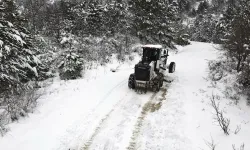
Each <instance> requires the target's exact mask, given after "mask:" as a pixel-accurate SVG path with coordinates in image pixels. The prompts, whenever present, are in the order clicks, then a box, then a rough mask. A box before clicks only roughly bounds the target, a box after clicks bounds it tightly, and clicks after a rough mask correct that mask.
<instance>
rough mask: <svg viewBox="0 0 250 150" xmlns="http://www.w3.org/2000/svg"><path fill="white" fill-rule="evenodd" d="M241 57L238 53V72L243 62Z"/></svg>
mask: <svg viewBox="0 0 250 150" xmlns="http://www.w3.org/2000/svg"><path fill="white" fill-rule="evenodd" d="M241 59H242V57H241V56H240V54H239V55H238V63H237V72H240V70H241V68H240V66H241V65H240V64H241Z"/></svg>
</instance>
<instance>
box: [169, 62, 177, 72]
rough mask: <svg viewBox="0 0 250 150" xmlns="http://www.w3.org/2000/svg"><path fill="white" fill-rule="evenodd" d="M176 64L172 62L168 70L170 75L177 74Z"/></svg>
mask: <svg viewBox="0 0 250 150" xmlns="http://www.w3.org/2000/svg"><path fill="white" fill-rule="evenodd" d="M175 67H176V65H175V62H171V63H170V65H169V68H168V71H169V73H174V72H175Z"/></svg>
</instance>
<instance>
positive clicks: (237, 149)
mask: <svg viewBox="0 0 250 150" xmlns="http://www.w3.org/2000/svg"><path fill="white" fill-rule="evenodd" d="M232 147H233V150H244V149H245V144H244V143H243V144H241V146H240V148H236V147H235V144H233V145H232Z"/></svg>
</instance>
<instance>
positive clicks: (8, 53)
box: [0, 0, 40, 94]
mask: <svg viewBox="0 0 250 150" xmlns="http://www.w3.org/2000/svg"><path fill="white" fill-rule="evenodd" d="M22 25H23V19H22V17H21V16H20V14H19V13H18V11H17V8H16V6H15V3H14V2H13V1H12V0H2V1H0V85H1V87H0V88H1V89H0V94H1V93H2V92H5V91H10V90H17V91H18V90H20V89H21V88H23V87H22V83H25V82H27V81H30V80H33V79H36V78H38V77H39V74H38V71H37V68H38V66H39V65H40V61H39V60H38V59H37V57H36V56H35V55H34V54H35V52H34V51H33V48H32V45H31V42H30V39H31V37H30V34H29V32H28V31H27V30H26V29H25V28H24V27H23V26H22Z"/></svg>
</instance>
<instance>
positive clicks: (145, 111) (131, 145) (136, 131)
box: [127, 89, 167, 150]
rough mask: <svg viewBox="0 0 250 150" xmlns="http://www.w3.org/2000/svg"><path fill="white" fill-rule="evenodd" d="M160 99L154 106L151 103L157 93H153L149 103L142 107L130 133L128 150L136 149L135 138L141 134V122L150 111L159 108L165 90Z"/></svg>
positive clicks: (164, 91)
mask: <svg viewBox="0 0 250 150" xmlns="http://www.w3.org/2000/svg"><path fill="white" fill-rule="evenodd" d="M161 91H162V97H163V98H161V99H159V100H160V102H159V103H157V104H155V103H153V102H152V101H153V100H154V99H155V97H156V96H157V95H158V94H159V93H154V94H153V95H152V96H151V97H150V99H149V101H148V102H147V103H146V104H145V105H144V106H143V107H142V111H141V115H140V116H139V117H138V119H137V122H136V124H135V128H134V130H133V133H132V137H131V141H130V142H129V146H128V147H127V149H128V150H135V149H137V147H136V143H137V138H138V137H139V135H140V132H141V127H142V124H143V121H144V119H145V117H146V116H147V114H148V113H149V112H150V111H151V112H154V111H155V110H159V109H160V107H161V102H162V101H163V100H164V98H165V95H166V93H167V89H162V90H161Z"/></svg>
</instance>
